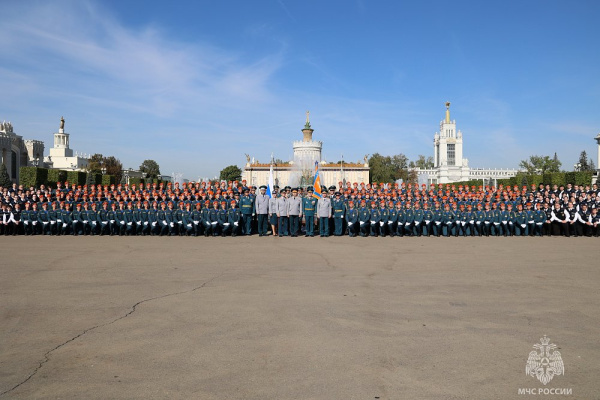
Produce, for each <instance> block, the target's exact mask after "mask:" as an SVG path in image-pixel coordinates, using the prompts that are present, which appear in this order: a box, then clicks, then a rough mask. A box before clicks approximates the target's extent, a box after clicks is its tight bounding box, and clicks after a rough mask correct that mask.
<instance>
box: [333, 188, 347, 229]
mask: <svg viewBox="0 0 600 400" xmlns="http://www.w3.org/2000/svg"><path fill="white" fill-rule="evenodd" d="M331 208H332V209H333V221H334V230H333V234H334V235H335V236H342V226H343V220H344V215H345V213H346V205H345V204H344V200H343V199H342V194H341V193H340V192H335V198H334V199H333V200H332V201H331Z"/></svg>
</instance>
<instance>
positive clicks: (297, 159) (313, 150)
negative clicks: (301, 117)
mask: <svg viewBox="0 0 600 400" xmlns="http://www.w3.org/2000/svg"><path fill="white" fill-rule="evenodd" d="M313 132H314V129H313V128H312V127H311V125H310V111H307V112H306V123H305V124H304V128H303V129H302V135H303V137H302V140H296V141H294V142H293V144H292V147H293V149H294V163H296V164H297V165H299V166H300V167H302V168H312V166H313V165H314V163H315V161H318V162H321V151H322V149H323V142H320V141H316V140H313V137H312V135H313Z"/></svg>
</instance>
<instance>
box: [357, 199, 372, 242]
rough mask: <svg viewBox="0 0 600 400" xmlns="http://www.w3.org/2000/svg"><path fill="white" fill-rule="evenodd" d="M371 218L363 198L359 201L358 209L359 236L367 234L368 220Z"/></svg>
mask: <svg viewBox="0 0 600 400" xmlns="http://www.w3.org/2000/svg"><path fill="white" fill-rule="evenodd" d="M370 220H371V212H370V211H369V209H368V208H367V202H366V201H365V200H361V201H360V208H359V209H358V225H359V229H360V232H359V233H360V236H362V237H365V236H367V235H368V234H369V230H370V229H369V221H370Z"/></svg>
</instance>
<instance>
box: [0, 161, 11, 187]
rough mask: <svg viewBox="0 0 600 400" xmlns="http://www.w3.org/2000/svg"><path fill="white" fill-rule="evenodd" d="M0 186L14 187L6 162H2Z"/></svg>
mask: <svg viewBox="0 0 600 400" xmlns="http://www.w3.org/2000/svg"><path fill="white" fill-rule="evenodd" d="M0 187H4V188H10V187H12V181H11V180H10V176H8V170H7V169H6V165H4V164H0Z"/></svg>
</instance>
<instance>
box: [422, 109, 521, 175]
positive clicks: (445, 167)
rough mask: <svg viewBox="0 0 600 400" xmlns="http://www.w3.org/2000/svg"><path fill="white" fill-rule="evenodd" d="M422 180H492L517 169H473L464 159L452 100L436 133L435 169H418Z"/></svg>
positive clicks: (513, 172)
mask: <svg viewBox="0 0 600 400" xmlns="http://www.w3.org/2000/svg"><path fill="white" fill-rule="evenodd" d="M416 172H417V174H418V176H419V181H421V182H423V183H428V184H431V183H452V182H461V181H468V180H474V179H482V180H488V181H493V180H494V179H505V178H510V177H512V176H515V175H516V174H517V172H519V170H518V169H490V168H470V167H469V160H467V159H466V158H463V134H462V132H461V131H460V130H457V128H456V121H455V120H451V119H450V102H447V103H446V117H445V118H444V119H443V120H442V121H441V122H440V131H439V132H436V133H435V135H434V136H433V168H431V169H419V168H418V169H416Z"/></svg>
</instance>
